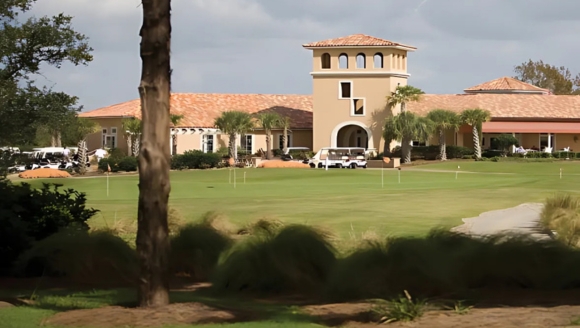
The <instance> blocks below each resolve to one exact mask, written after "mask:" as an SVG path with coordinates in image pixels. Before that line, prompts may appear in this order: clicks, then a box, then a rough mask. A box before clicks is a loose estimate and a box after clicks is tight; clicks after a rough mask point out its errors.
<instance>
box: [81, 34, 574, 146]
mask: <svg viewBox="0 0 580 328" xmlns="http://www.w3.org/2000/svg"><path fill="white" fill-rule="evenodd" d="M303 47H304V48H305V49H308V50H311V51H312V59H313V60H312V72H311V73H310V75H311V76H312V79H313V90H312V94H311V95H291V94H286V95H266V94H200V93H174V94H172V95H171V113H172V114H180V115H183V119H182V120H181V122H180V124H179V126H175V127H168V133H170V134H177V135H178V143H177V153H183V152H184V151H187V150H194V149H197V150H202V151H204V152H212V151H215V150H217V149H219V148H220V147H226V146H227V144H228V136H227V135H225V134H222V133H220V131H219V130H218V129H217V128H216V127H215V126H214V124H213V123H214V120H215V119H216V118H217V117H218V116H220V115H221V113H222V112H224V111H227V110H238V111H245V112H248V113H252V114H257V113H261V112H269V111H273V112H276V113H278V114H280V115H281V116H288V117H289V118H290V120H291V129H290V130H291V132H290V136H289V140H288V144H289V146H292V147H308V148H310V149H313V150H314V151H317V150H318V149H320V148H321V147H364V148H367V149H369V150H376V151H378V152H380V151H382V150H383V149H384V145H385V144H384V143H385V140H384V139H383V138H382V128H383V122H384V121H385V119H386V118H387V117H388V116H391V115H396V114H397V113H398V112H399V111H400V108H399V107H400V106H396V107H394V108H390V107H387V106H386V97H387V96H389V95H390V94H391V92H393V91H395V89H396V87H397V86H399V85H400V86H404V85H407V79H408V78H409V77H410V74H409V73H408V61H407V55H408V53H409V52H413V51H415V50H416V48H415V47H413V46H410V45H404V44H401V43H396V42H392V41H388V40H384V39H379V38H375V37H372V36H368V35H363V34H355V35H350V36H346V37H341V38H336V39H329V40H324V41H319V42H313V43H308V44H305V45H303ZM468 108H481V109H485V110H488V111H489V112H491V114H492V119H491V121H490V122H486V123H484V124H483V136H484V138H483V141H482V143H483V148H484V149H487V148H493V146H494V137H495V136H496V135H498V134H502V133H510V134H513V135H514V136H515V137H516V138H517V139H518V140H519V141H520V145H521V146H522V147H524V148H526V149H529V148H537V149H540V150H545V151H551V150H553V151H557V150H560V149H564V148H569V149H570V150H571V151H580V144H578V142H579V140H578V138H579V136H580V96H568V95H565V96H562V95H553V94H551V92H550V91H549V90H546V89H541V88H538V87H536V86H534V85H531V84H527V83H524V82H521V81H518V80H516V79H513V78H510V77H502V78H499V79H496V80H493V81H489V82H485V83H482V84H479V85H476V86H473V87H470V88H467V89H465V90H464V93H463V94H425V95H423V96H422V97H421V100H420V101H418V102H411V103H408V104H407V109H408V110H409V111H411V112H414V113H417V114H420V115H424V114H427V113H428V112H429V111H431V110H433V109H448V110H452V111H456V112H461V111H463V110H465V109H468ZM80 116H81V117H86V118H91V119H93V120H95V121H96V122H97V123H98V124H99V125H100V126H101V132H99V133H95V134H92V135H90V136H89V138H88V147H89V149H96V148H100V147H106V148H112V147H118V148H120V149H123V150H127V141H126V135H125V132H124V131H122V127H121V126H122V124H121V122H122V120H123V119H126V118H139V117H140V100H139V99H136V100H131V101H128V102H125V103H121V104H116V105H112V106H109V107H105V108H100V109H96V110H92V111H89V112H83V113H81V114H80ZM273 135H274V136H273V145H272V148H273V149H276V148H282V147H283V144H282V131H281V130H274V132H273ZM446 139H447V142H448V144H451V145H458V146H465V147H472V146H473V141H472V136H471V128H470V127H469V126H463V127H461V128H460V129H459V131H457V132H456V131H447V138H446ZM237 142H238V145H239V147H240V149H244V150H246V151H248V152H251V153H256V152H257V151H258V150H259V149H264V150H265V149H266V138H265V134H264V131H262V130H260V129H256V130H254V131H252V132H251V133H250V134H247V135H243V136H240V138H239V140H238V141H237ZM387 142H388V143H389V145H390V147H391V148H392V147H394V146H396V145H397V143H396V142H394V141H391V140H388V141H387ZM413 143H414V145H419V142H416V141H414V142H413ZM429 143H431V144H436V143H437V142H436V140H435V139H433V140H430V141H428V142H427V144H429Z"/></svg>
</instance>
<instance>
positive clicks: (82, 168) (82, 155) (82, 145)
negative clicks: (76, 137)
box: [77, 139, 87, 175]
mask: <svg viewBox="0 0 580 328" xmlns="http://www.w3.org/2000/svg"><path fill="white" fill-rule="evenodd" d="M77 147H78V148H79V149H78V151H77V153H78V155H79V174H81V175H83V174H85V173H87V151H86V147H87V141H86V140H85V139H83V140H81V141H79V142H78V144H77Z"/></svg>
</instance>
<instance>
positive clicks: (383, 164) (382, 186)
mask: <svg viewBox="0 0 580 328" xmlns="http://www.w3.org/2000/svg"><path fill="white" fill-rule="evenodd" d="M382 166H383V167H382V168H381V188H385V161H384V160H383V163H382Z"/></svg>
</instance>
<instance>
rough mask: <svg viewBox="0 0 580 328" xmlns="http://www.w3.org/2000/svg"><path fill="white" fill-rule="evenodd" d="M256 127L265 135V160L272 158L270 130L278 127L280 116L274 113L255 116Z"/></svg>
mask: <svg viewBox="0 0 580 328" xmlns="http://www.w3.org/2000/svg"><path fill="white" fill-rule="evenodd" d="M256 123H257V125H258V127H260V128H261V129H264V133H265V134H266V159H271V158H272V129H275V128H277V127H279V126H280V115H278V114H276V113H274V112H266V113H261V114H258V115H257V116H256Z"/></svg>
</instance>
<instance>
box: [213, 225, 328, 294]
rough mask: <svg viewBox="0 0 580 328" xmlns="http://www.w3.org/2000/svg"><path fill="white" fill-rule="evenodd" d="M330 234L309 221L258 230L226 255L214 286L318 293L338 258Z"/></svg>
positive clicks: (222, 288) (260, 290)
mask: <svg viewBox="0 0 580 328" xmlns="http://www.w3.org/2000/svg"><path fill="white" fill-rule="evenodd" d="M328 238H329V235H328V234H327V233H326V232H324V231H322V230H319V229H316V228H313V227H309V226H305V225H289V226H286V227H284V228H282V229H281V230H280V231H279V232H277V233H275V234H269V233H265V234H256V235H252V236H249V237H247V239H245V240H243V241H241V242H239V243H238V244H237V245H236V246H235V247H233V248H232V249H231V250H230V252H228V253H227V254H225V255H224V257H223V259H222V260H221V261H220V265H219V266H218V269H217V270H216V275H215V276H214V279H213V283H214V288H216V289H217V290H221V291H234V292H239V291H250V292H257V293H282V292H295V293H306V294H311V293H316V292H317V291H319V290H320V287H321V286H322V285H323V284H324V282H325V281H326V278H327V276H328V274H329V272H330V270H331V269H332V267H333V266H334V263H335V261H336V257H335V250H334V248H333V247H332V245H331V243H330V242H329V240H328Z"/></svg>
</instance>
